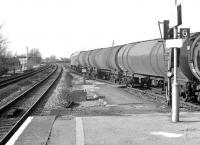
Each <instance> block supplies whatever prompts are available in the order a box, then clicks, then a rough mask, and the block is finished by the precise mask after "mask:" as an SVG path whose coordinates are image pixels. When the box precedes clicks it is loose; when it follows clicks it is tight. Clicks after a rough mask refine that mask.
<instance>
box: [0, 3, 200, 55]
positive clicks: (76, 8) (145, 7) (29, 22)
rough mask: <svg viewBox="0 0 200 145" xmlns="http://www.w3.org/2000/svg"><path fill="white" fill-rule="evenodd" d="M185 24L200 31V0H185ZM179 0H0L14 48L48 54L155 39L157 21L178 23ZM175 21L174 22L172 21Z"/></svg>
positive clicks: (2, 19) (1, 18) (2, 17)
mask: <svg viewBox="0 0 200 145" xmlns="http://www.w3.org/2000/svg"><path fill="white" fill-rule="evenodd" d="M179 2H181V3H182V8H183V25H182V27H190V28H191V31H192V32H197V31H200V20H199V11H198V10H199V5H200V1H199V0H192V1H191V0H182V1H180V0H179ZM174 4H175V0H0V24H3V25H4V26H3V29H2V33H3V34H4V35H5V36H6V38H7V39H8V40H9V41H10V43H9V50H10V51H12V52H13V54H14V53H15V52H17V54H23V53H25V52H26V47H27V46H28V47H29V49H31V48H38V49H39V50H40V52H41V53H42V56H43V57H47V56H50V55H52V54H53V55H56V56H57V57H70V55H71V54H72V53H74V52H76V51H82V50H89V49H96V48H101V47H108V46H111V44H112V40H114V41H115V45H119V44H125V43H130V42H134V41H142V40H147V39H155V38H158V37H160V35H159V29H158V24H157V23H158V21H162V20H164V19H170V20H172V21H173V23H174V24H175V19H176V16H175V12H176V8H175V5H174ZM171 26H173V24H171Z"/></svg>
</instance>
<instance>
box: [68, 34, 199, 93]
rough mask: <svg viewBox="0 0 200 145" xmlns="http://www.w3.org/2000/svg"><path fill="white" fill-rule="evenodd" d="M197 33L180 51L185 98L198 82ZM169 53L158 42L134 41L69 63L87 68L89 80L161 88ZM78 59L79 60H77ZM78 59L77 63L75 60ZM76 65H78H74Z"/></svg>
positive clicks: (157, 40) (180, 72)
mask: <svg viewBox="0 0 200 145" xmlns="http://www.w3.org/2000/svg"><path fill="white" fill-rule="evenodd" d="M199 42H200V33H194V34H192V35H191V37H190V38H189V39H186V40H184V41H183V47H182V48H181V49H180V56H179V62H180V63H179V64H180V65H179V68H178V81H179V82H180V84H181V87H182V90H184V91H183V94H184V96H188V92H191V89H188V84H189V87H190V86H191V85H192V84H193V85H194V84H195V85H196V86H195V85H194V86H195V89H193V90H196V91H197V88H198V87H197V85H198V86H199V80H200V46H199ZM169 54H170V53H169V50H167V49H166V48H165V45H164V43H163V41H162V40H161V39H154V40H147V41H141V42H134V43H129V44H125V45H119V46H113V47H108V48H100V49H94V50H89V51H83V52H80V53H77V54H76V55H73V56H72V57H71V62H72V63H71V64H72V65H74V64H75V60H76V65H74V66H76V67H86V68H87V70H88V71H87V75H88V77H90V78H95V77H98V78H101V79H106V80H111V81H114V82H118V83H124V84H126V85H129V86H130V85H131V86H132V87H134V86H138V85H139V86H142V87H150V86H151V87H152V86H154V87H164V84H165V83H166V78H167V65H168V59H169V58H170V55H169ZM77 58H78V59H77ZM77 60H78V61H77ZM77 64H78V66H77Z"/></svg>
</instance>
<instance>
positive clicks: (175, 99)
mask: <svg viewBox="0 0 200 145" xmlns="http://www.w3.org/2000/svg"><path fill="white" fill-rule="evenodd" d="M177 31H178V30H177V27H175V28H174V36H175V39H177V38H178V36H177ZM177 49H179V48H174V82H173V84H172V122H178V121H179V87H178V86H179V85H178V82H177Z"/></svg>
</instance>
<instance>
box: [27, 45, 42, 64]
mask: <svg viewBox="0 0 200 145" xmlns="http://www.w3.org/2000/svg"><path fill="white" fill-rule="evenodd" d="M28 56H29V59H30V61H31V63H33V64H39V63H40V62H41V60H42V55H41V53H40V51H39V50H38V49H37V48H33V49H31V50H30V51H29V53H28Z"/></svg>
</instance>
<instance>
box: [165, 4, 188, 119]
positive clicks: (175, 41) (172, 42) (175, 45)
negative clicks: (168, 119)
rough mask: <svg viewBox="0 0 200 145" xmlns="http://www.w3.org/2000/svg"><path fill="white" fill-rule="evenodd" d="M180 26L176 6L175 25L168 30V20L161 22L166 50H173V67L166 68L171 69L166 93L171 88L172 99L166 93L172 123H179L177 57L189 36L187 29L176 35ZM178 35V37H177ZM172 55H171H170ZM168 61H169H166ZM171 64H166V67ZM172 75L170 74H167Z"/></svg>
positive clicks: (179, 16) (178, 10) (180, 13)
mask: <svg viewBox="0 0 200 145" xmlns="http://www.w3.org/2000/svg"><path fill="white" fill-rule="evenodd" d="M181 24H182V7H181V5H178V6H177V25H176V26H174V27H172V28H169V20H164V22H163V33H164V40H166V48H169V49H173V52H174V53H173V56H170V57H173V58H174V59H173V60H174V61H173V66H168V71H171V70H172V69H171V68H172V67H173V84H171V76H168V91H171V89H170V87H171V86H172V97H171V92H168V95H169V98H170V102H171V101H172V109H171V112H172V122H179V84H178V82H177V69H178V67H179V64H178V62H179V55H178V51H180V50H179V49H181V48H182V43H183V40H182V39H183V38H187V37H189V35H190V29H189V28H181V29H180V33H178V26H180V25H181ZM178 34H180V35H178ZM171 54H172V53H171ZM168 61H169V60H168ZM169 64H171V62H168V65H169ZM168 74H172V72H168Z"/></svg>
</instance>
